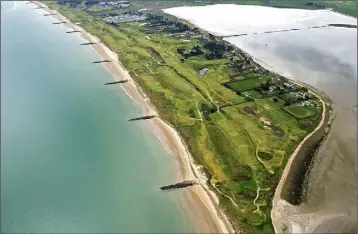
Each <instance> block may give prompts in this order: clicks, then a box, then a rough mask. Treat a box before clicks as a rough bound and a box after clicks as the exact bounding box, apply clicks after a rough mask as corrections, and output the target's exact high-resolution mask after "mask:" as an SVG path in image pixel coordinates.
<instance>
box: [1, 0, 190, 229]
mask: <svg viewBox="0 0 358 234" xmlns="http://www.w3.org/2000/svg"><path fill="white" fill-rule="evenodd" d="M1 5H2V9H1V11H2V12H1V13H2V15H1V224H2V225H1V232H6V233H23V232H27V233H28V232H37V233H39V232H45V233H46V232H47V233H49V232H55V233H65V232H71V233H81V232H82V233H84V232H86V233H88V232H92V233H109V232H117V233H118V232H152V233H154V232H189V231H191V227H190V226H189V225H188V222H187V220H186V218H185V217H184V214H183V212H182V210H181V208H180V204H179V203H180V202H179V200H180V198H179V194H178V193H169V194H168V193H161V192H160V191H159V186H161V185H163V184H168V183H170V182H172V179H173V169H174V167H173V161H172V160H171V158H170V156H169V155H168V154H167V152H166V151H165V150H164V148H163V147H162V146H161V145H160V143H159V141H158V139H157V138H155V136H154V134H152V133H151V132H150V131H149V129H148V127H147V125H146V124H145V123H144V122H136V123H128V122H127V119H129V118H131V117H135V116H137V115H139V114H140V110H139V108H137V107H136V106H134V104H133V103H132V102H131V101H130V100H129V99H128V98H127V97H126V96H125V94H124V93H123V92H121V91H120V90H119V89H118V88H114V87H113V86H111V87H109V86H104V85H103V84H104V83H105V82H108V81H112V80H113V78H112V76H111V75H110V73H109V72H108V71H107V70H106V69H105V68H104V67H103V66H102V65H101V64H92V62H93V61H96V60H99V57H98V55H97V54H96V52H95V51H94V50H92V49H91V48H90V47H87V46H80V45H79V44H80V43H83V42H84V41H83V39H81V38H80V37H79V35H75V34H66V33H65V31H67V30H68V29H66V28H65V27H64V26H62V25H53V24H52V23H53V22H56V20H55V19H54V18H51V17H44V16H43V14H44V13H45V12H44V11H42V10H34V8H35V5H33V4H29V5H26V4H25V3H24V2H17V3H16V4H14V3H13V2H5V3H4V2H2V3H1Z"/></svg>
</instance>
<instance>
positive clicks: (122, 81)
mask: <svg viewBox="0 0 358 234" xmlns="http://www.w3.org/2000/svg"><path fill="white" fill-rule="evenodd" d="M128 81H129V80H120V81H114V82H108V83H105V84H104V85H113V84H123V83H127V82H128Z"/></svg>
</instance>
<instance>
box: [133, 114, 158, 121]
mask: <svg viewBox="0 0 358 234" xmlns="http://www.w3.org/2000/svg"><path fill="white" fill-rule="evenodd" d="M155 117H157V116H156V115H146V116H142V117H138V118H132V119H129V120H128V121H136V120H146V119H152V118H155Z"/></svg>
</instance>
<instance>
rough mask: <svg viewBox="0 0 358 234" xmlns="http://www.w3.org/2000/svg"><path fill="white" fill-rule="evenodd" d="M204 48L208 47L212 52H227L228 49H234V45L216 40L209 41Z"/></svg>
mask: <svg viewBox="0 0 358 234" xmlns="http://www.w3.org/2000/svg"><path fill="white" fill-rule="evenodd" d="M204 48H205V49H208V50H210V51H212V52H221V53H224V52H227V51H231V50H233V49H234V47H233V46H231V45H226V44H223V43H216V42H212V41H211V42H208V43H206V44H205V45H204Z"/></svg>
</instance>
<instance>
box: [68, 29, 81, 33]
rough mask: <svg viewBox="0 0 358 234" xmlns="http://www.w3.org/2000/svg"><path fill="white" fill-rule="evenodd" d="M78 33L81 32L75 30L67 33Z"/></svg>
mask: <svg viewBox="0 0 358 234" xmlns="http://www.w3.org/2000/svg"><path fill="white" fill-rule="evenodd" d="M76 32H81V31H80V30H73V31H68V32H66V33H76Z"/></svg>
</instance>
